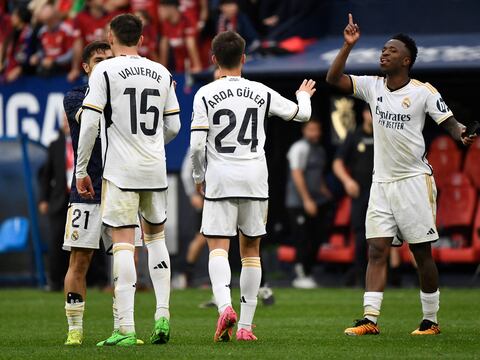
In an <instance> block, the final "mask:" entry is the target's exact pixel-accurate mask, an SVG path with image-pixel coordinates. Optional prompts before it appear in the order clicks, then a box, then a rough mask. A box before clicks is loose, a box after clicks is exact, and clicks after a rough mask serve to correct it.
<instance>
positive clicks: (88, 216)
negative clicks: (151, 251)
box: [63, 203, 142, 253]
mask: <svg viewBox="0 0 480 360" xmlns="http://www.w3.org/2000/svg"><path fill="white" fill-rule="evenodd" d="M137 225H140V221H139V219H138V216H137ZM110 231H111V229H110V228H108V227H106V226H104V225H103V224H102V216H101V205H100V204H87V203H71V204H69V206H68V212H67V221H66V223H65V235H64V239H63V250H66V251H70V250H71V248H82V249H99V248H100V240H103V246H104V248H105V251H106V252H107V253H110V250H111V248H112V236H111V235H110ZM135 246H142V230H141V228H140V226H139V227H137V228H135Z"/></svg>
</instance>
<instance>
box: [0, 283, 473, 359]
mask: <svg viewBox="0 0 480 360" xmlns="http://www.w3.org/2000/svg"><path fill="white" fill-rule="evenodd" d="M362 295H363V292H362V291H361V290H351V289H318V290H311V291H307V290H305V291H301V290H294V289H275V296H276V300H277V303H276V304H275V305H274V306H272V307H264V306H262V305H259V307H258V309H257V315H256V317H255V323H256V324H257V327H256V329H255V333H256V335H257V336H258V337H259V341H258V342H256V343H238V342H236V341H233V342H231V343H220V344H215V343H213V340H212V338H213V333H214V330H215V324H216V317H217V315H216V311H215V310H214V309H199V308H198V307H197V305H198V304H199V303H200V302H202V301H204V300H206V299H208V298H209V296H210V292H209V291H207V290H185V291H174V292H173V293H172V296H171V314H172V318H171V326H172V334H171V339H170V342H169V343H168V344H167V345H150V344H147V345H144V346H137V347H134V348H110V347H109V348H97V347H96V346H95V343H96V342H97V341H99V340H103V339H105V338H106V337H108V335H109V334H110V332H111V330H112V320H111V297H110V295H108V294H105V293H100V292H98V291H90V292H89V294H88V298H87V303H86V313H85V317H84V327H85V328H84V331H85V341H84V344H83V345H82V346H81V347H77V348H66V347H65V346H64V345H63V341H64V340H65V333H66V319H65V315H64V310H63V296H62V295H61V294H60V293H45V292H40V291H36V290H3V291H0V359H28V358H32V359H74V360H77V359H91V360H93V359H216V358H218V359H221V358H223V359H227V358H228V359H367V358H369V359H371V358H377V359H387V358H388V359H391V358H406V359H433V358H441V359H474V358H479V359H480V316H479V315H480V312H479V306H480V290H479V289H471V290H468V289H443V290H442V293H441V310H440V325H441V329H442V334H441V335H439V336H432V337H412V336H411V335H409V334H410V332H411V331H412V330H414V329H415V327H416V326H417V325H418V323H419V322H420V320H421V307H420V302H419V296H418V291H417V290H413V289H409V290H387V291H386V293H385V298H384V302H383V311H382V316H381V319H380V322H379V325H380V330H381V334H380V335H379V336H364V337H358V338H353V337H347V336H345V335H343V329H344V328H345V327H346V326H349V325H350V324H351V323H352V320H353V319H354V318H358V317H360V316H361V304H362ZM233 297H234V299H237V298H238V297H239V296H238V291H234V292H233ZM136 299H137V300H136V306H135V308H136V313H135V318H136V327H137V334H138V335H139V337H140V338H142V339H144V340H148V336H149V334H150V331H151V329H152V326H153V320H152V317H153V311H154V295H153V293H152V292H149V293H137V298H136ZM235 308H236V309H237V311H238V309H239V306H238V302H236V303H235Z"/></svg>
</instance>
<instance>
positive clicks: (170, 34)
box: [160, 0, 202, 73]
mask: <svg viewBox="0 0 480 360" xmlns="http://www.w3.org/2000/svg"><path fill="white" fill-rule="evenodd" d="M160 19H161V27H162V39H161V40H160V63H162V64H163V65H164V66H166V67H168V65H169V64H168V63H169V61H168V60H169V56H170V49H172V53H173V54H172V55H173V59H174V70H175V71H176V72H184V71H185V70H187V71H190V72H192V73H196V72H200V71H201V70H202V64H201V62H200V56H199V53H198V46H197V38H196V36H197V31H196V29H195V26H194V25H193V24H191V23H190V22H189V20H188V19H187V18H186V17H185V16H183V15H182V13H181V12H180V10H179V2H178V0H162V2H161V4H160ZM187 60H188V63H189V65H188V66H186V65H185V63H186V62H187ZM168 68H169V69H170V68H171V67H168Z"/></svg>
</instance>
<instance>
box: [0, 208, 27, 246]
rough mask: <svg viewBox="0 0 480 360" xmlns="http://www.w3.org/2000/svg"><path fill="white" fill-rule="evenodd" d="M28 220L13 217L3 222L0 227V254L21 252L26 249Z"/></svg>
mask: <svg viewBox="0 0 480 360" xmlns="http://www.w3.org/2000/svg"><path fill="white" fill-rule="evenodd" d="M28 228H29V224H28V220H27V219H26V218H24V217H13V218H9V219H7V220H5V221H4V222H3V223H2V225H1V227H0V253H6V252H10V251H21V250H25V249H26V248H27V247H28Z"/></svg>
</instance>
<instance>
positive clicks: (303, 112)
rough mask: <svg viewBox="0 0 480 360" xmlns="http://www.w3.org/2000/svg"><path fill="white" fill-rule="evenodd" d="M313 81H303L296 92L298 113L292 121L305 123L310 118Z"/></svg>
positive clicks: (313, 90)
mask: <svg viewBox="0 0 480 360" xmlns="http://www.w3.org/2000/svg"><path fill="white" fill-rule="evenodd" d="M315 84H316V83H315V81H313V80H312V79H310V80H308V81H307V80H303V82H302V84H301V85H300V87H299V88H298V90H297V92H296V96H297V102H298V113H297V115H295V118H294V119H293V120H294V121H298V122H307V121H308V120H310V117H311V116H312V104H311V101H310V98H311V97H312V96H313V94H315V91H317V89H315Z"/></svg>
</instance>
